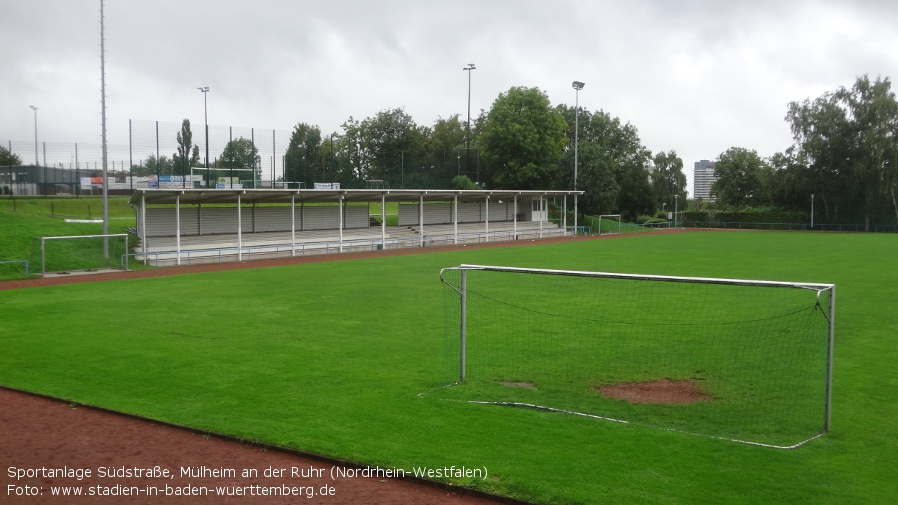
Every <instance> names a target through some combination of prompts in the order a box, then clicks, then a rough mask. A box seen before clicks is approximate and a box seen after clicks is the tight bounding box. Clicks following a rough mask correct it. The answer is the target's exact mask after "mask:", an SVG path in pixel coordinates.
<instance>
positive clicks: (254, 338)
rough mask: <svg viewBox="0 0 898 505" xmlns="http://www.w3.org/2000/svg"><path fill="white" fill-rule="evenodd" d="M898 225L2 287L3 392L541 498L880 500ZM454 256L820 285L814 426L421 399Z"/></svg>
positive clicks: (891, 485) (894, 447)
mask: <svg viewBox="0 0 898 505" xmlns="http://www.w3.org/2000/svg"><path fill="white" fill-rule="evenodd" d="M896 246H898V237H895V236H888V235H864V234H850V235H849V234H800V233H779V232H770V233H765V232H713V233H683V234H650V233H648V234H640V235H637V236H630V237H620V238H613V239H607V240H593V241H576V242H568V243H561V244H555V245H548V244H545V245H540V244H537V245H531V246H526V247H509V248H500V249H482V250H465V249H459V250H456V251H451V252H440V253H429V254H419V255H412V256H403V257H383V258H376V259H368V260H349V261H346V260H343V261H334V262H329V263H317V264H307V265H297V266H293V267H276V268H260V269H253V270H235V271H229V272H222V273H209V274H192V275H177V276H170V277H156V278H147V279H138V280H130V281H116V282H104V283H88V284H73V285H67V286H58V287H46V288H35V289H24V290H18V291H0V313H2V314H3V316H2V321H3V322H2V325H0V349H2V352H0V384H3V385H6V386H11V387H15V388H21V389H24V390H29V391H35V392H40V393H43V394H48V395H54V396H57V397H60V398H65V399H68V400H71V401H76V402H84V403H88V404H93V405H99V406H103V407H106V408H110V409H114V410H118V411H122V412H128V413H133V414H137V415H141V416H146V417H150V418H154V419H160V420H164V421H168V422H173V423H177V424H182V425H187V426H192V427H196V428H200V429H204V430H210V431H213V432H219V433H225V434H231V435H236V436H241V437H246V438H249V439H254V440H261V441H265V442H269V443H272V444H277V445H282V446H287V447H293V448H297V449H301V450H305V451H310V452H314V453H320V454H324V455H328V456H332V457H337V458H342V459H346V460H352V461H356V462H363V463H366V464H376V465H383V466H387V467H403V468H408V467H411V466H430V467H443V466H449V465H455V466H462V465H464V466H467V467H486V468H487V469H488V470H489V475H490V478H489V479H488V480H486V481H480V480H478V481H458V482H457V483H459V484H465V485H469V486H472V487H475V488H478V489H483V490H488V491H492V492H497V493H501V494H504V495H508V496H513V497H518V498H523V499H526V500H532V501H536V502H545V503H662V504H691V503H727V504H730V503H732V504H736V503H745V504H755V503H808V504H819V503H833V504H837V503H838V504H842V503H865V504H867V503H874V504H876V503H882V504H886V503H892V502H893V501H894V497H895V496H896V495H898V484H896V482H895V479H894V471H895V468H898V401H896V399H898V392H896V391H898V387H896V386H898V379H896V374H895V372H894V370H895V363H896V357H898V356H896V355H898V346H896V345H895V340H894V338H895V333H896V332H895V330H896V328H898V312H896V311H895V310H894V305H895V302H894V294H895V287H894V286H896V285H898V283H896V281H898V270H896V269H895V268H894V264H895V260H894V251H895V250H896ZM461 263H473V264H496V265H509V266H521V267H535V268H556V269H576V270H598V271H616V272H630V273H642V274H661V275H684V276H703V277H731V278H753V279H772V280H789V281H805V282H832V283H836V284H837V285H838V289H837V316H836V347H835V372H834V377H835V379H834V384H835V385H834V392H833V413H832V431H831V432H829V433H828V434H826V435H825V436H824V437H822V438H820V439H818V440H815V441H812V442H810V443H809V444H807V445H805V446H802V447H800V448H798V449H796V450H791V451H784V450H776V449H769V448H762V447H754V446H748V445H742V444H735V443H732V442H725V441H721V440H716V439H710V438H706V437H699V436H693V435H688V434H683V433H675V432H669V431H663V430H658V429H653V428H650V427H643V426H633V425H619V424H615V423H608V422H603V421H598V420H593V419H587V418H582V417H576V416H567V415H561V414H555V413H550V412H540V411H530V410H522V409H510V408H502V407H494V406H485V405H472V404H466V403H458V402H448V401H442V400H440V399H438V398H432V397H428V396H427V395H425V396H423V397H419V393H421V392H424V391H430V390H433V389H434V388H437V387H439V386H441V385H442V384H443V381H442V379H443V374H442V370H443V340H444V339H443V337H444V328H443V310H444V307H443V293H442V287H441V285H440V281H439V278H438V272H439V270H440V269H441V268H443V267H447V266H454V265H458V264H461Z"/></svg>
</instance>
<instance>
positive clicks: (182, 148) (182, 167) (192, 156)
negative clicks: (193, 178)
mask: <svg viewBox="0 0 898 505" xmlns="http://www.w3.org/2000/svg"><path fill="white" fill-rule="evenodd" d="M175 139H176V140H177V141H178V151H177V152H176V153H174V154H173V155H172V165H173V169H174V171H175V172H174V173H173V174H171V175H182V176H183V175H189V174H190V167H195V166H198V165H199V162H200V148H199V147H198V146H196V145H195V144H193V132H191V131H190V120H189V119H184V120H183V121H182V122H181V130H180V131H178V133H177V135H176V136H175Z"/></svg>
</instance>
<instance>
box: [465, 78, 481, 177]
mask: <svg viewBox="0 0 898 505" xmlns="http://www.w3.org/2000/svg"><path fill="white" fill-rule="evenodd" d="M476 69H477V67H475V66H474V64H473V63H468V66H467V67H465V68H463V69H462V70H464V71H466V72H467V73H468V127H467V131H466V132H465V172H468V171H469V170H470V168H471V70H476ZM477 178H478V179H480V175H479V174H478V177H477ZM476 182H477V183H480V181H476Z"/></svg>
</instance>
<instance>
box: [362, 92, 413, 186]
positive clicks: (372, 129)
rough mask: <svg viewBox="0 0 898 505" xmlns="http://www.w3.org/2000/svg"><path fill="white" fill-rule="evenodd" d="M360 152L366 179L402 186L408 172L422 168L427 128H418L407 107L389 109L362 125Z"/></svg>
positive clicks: (368, 119)
mask: <svg viewBox="0 0 898 505" xmlns="http://www.w3.org/2000/svg"><path fill="white" fill-rule="evenodd" d="M359 133H360V146H359V147H360V153H359V154H360V155H361V157H362V159H363V161H362V165H363V166H365V167H366V169H367V170H366V171H367V175H368V177H366V178H367V179H381V180H383V181H385V182H387V184H389V185H390V186H391V187H402V186H403V185H404V184H403V182H404V179H405V175H406V172H405V171H406V168H408V170H409V174H411V173H412V172H415V171H420V170H421V167H422V162H423V160H424V149H425V140H426V139H427V137H428V136H429V131H428V129H427V128H422V127H419V126H418V125H417V124H415V121H414V120H413V119H412V117H411V116H410V115H408V114H407V113H406V112H405V110H403V109H401V108H399V109H390V110H383V111H380V112H378V113H377V115H376V116H374V117H370V118H367V119H365V120H364V121H362V122H361V123H360V124H359Z"/></svg>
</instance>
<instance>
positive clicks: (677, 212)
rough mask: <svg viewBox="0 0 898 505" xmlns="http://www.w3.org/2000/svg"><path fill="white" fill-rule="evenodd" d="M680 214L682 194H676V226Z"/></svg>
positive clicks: (675, 225)
mask: <svg viewBox="0 0 898 505" xmlns="http://www.w3.org/2000/svg"><path fill="white" fill-rule="evenodd" d="M679 214H680V195H679V194H676V195H674V228H676V227H677V222H678V219H679Z"/></svg>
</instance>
